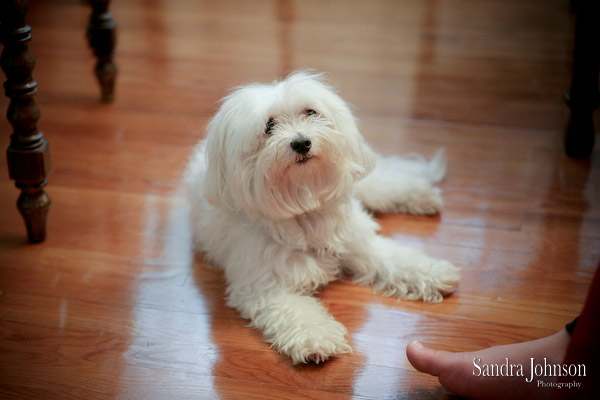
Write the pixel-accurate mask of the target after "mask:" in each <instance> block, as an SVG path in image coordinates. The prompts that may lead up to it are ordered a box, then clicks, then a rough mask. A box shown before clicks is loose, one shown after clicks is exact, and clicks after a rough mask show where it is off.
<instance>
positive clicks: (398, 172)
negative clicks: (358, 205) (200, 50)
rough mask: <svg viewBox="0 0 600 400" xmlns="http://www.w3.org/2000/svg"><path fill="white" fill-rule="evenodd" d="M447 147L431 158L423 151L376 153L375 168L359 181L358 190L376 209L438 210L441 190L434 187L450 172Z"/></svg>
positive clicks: (418, 212) (359, 194) (356, 189)
mask: <svg viewBox="0 0 600 400" xmlns="http://www.w3.org/2000/svg"><path fill="white" fill-rule="evenodd" d="M447 166H448V161H447V159H446V154H445V152H444V150H443V149H439V150H438V151H437V152H436V153H435V155H434V156H433V157H432V158H431V160H427V159H426V158H425V157H423V156H421V155H419V154H408V155H405V156H384V155H381V154H376V163H375V169H373V171H371V173H370V174H368V175H367V176H366V177H364V178H363V179H362V180H360V181H358V182H357V183H356V185H355V193H356V195H357V196H358V198H359V199H360V200H361V201H362V202H363V204H364V206H365V207H366V208H368V209H369V210H372V211H381V212H408V213H411V214H435V213H437V212H439V211H440V209H441V207H442V198H441V191H440V189H439V188H436V187H434V185H435V184H436V183H439V182H441V181H442V180H443V179H444V177H445V176H446V168H447Z"/></svg>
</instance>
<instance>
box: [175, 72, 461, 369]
mask: <svg viewBox="0 0 600 400" xmlns="http://www.w3.org/2000/svg"><path fill="white" fill-rule="evenodd" d="M376 161H377V166H376ZM445 169H446V164H445V158H444V155H443V153H442V152H438V154H436V156H435V157H434V158H433V159H432V160H431V161H429V162H428V161H426V160H424V159H422V158H419V157H413V158H401V157H383V156H380V155H376V154H375V153H374V152H373V151H372V150H371V149H370V148H369V147H368V145H367V144H366V143H365V141H364V139H363V137H362V136H361V134H360V132H359V131H358V128H357V125H356V121H355V119H354V117H353V115H352V112H351V111H350V108H349V107H348V105H347V104H346V103H345V102H344V101H343V100H342V99H341V98H340V96H339V95H338V94H336V92H335V91H334V90H332V88H331V87H329V86H328V85H327V84H326V83H325V82H324V79H323V77H322V75H317V74H312V73H309V72H303V71H301V72H296V73H293V74H291V75H290V76H289V77H287V78H286V79H285V80H283V81H279V82H273V83H271V84H251V85H247V86H242V87H239V88H236V89H235V90H234V91H233V92H231V94H229V95H228V96H227V97H225V99H224V100H223V103H222V106H221V108H220V110H219V111H218V112H217V114H216V115H215V116H214V118H213V119H212V121H211V122H210V124H209V125H208V134H207V137H206V139H205V140H203V141H201V142H200V143H199V145H198V147H197V148H196V150H195V153H194V155H193V157H192V159H191V161H190V164H189V166H188V169H187V171H186V175H185V182H186V186H187V189H188V198H189V201H190V203H191V221H192V229H193V233H194V240H195V245H196V248H197V249H198V250H199V251H204V252H205V254H206V257H207V258H208V259H209V260H210V261H211V262H213V263H215V264H217V265H218V266H220V267H221V268H222V269H223V271H224V273H225V277H226V279H227V304H228V305H229V306H231V307H233V308H235V309H237V310H238V311H239V312H240V313H241V315H242V316H243V317H244V318H247V319H249V320H250V321H251V326H253V327H256V328H258V329H260V330H261V331H262V333H263V334H264V336H265V339H266V340H267V341H268V342H270V343H272V345H273V346H274V347H275V348H276V349H277V350H278V351H280V352H282V353H285V354H287V355H288V356H290V357H291V358H292V361H293V363H294V364H296V363H299V362H308V361H313V362H316V363H318V362H321V361H324V360H327V359H328V358H330V357H332V356H334V355H336V354H341V353H349V352H351V351H352V349H351V347H350V346H349V345H348V343H347V341H346V339H345V335H346V333H347V332H346V329H345V328H344V326H343V325H342V324H340V323H339V322H337V321H336V320H334V319H333V317H332V316H331V315H330V314H329V313H328V312H327V310H326V309H325V307H324V306H323V305H322V304H321V303H320V302H319V301H318V300H317V299H316V298H315V297H313V296H312V295H314V294H315V292H316V291H317V289H319V288H320V287H322V286H324V285H326V284H327V283H328V282H331V281H333V280H335V279H338V278H339V277H340V276H341V274H342V273H343V272H347V273H349V274H351V275H352V277H353V281H354V282H355V283H357V284H360V285H372V286H373V287H374V289H375V290H376V291H378V292H379V293H381V294H383V295H385V296H395V297H397V298H399V299H411V300H412V299H423V300H424V301H427V302H439V301H441V300H442V298H443V296H444V295H445V294H448V293H450V292H452V291H453V290H454V289H455V288H456V287H457V285H458V281H459V280H460V272H459V269H458V268H456V267H454V266H453V265H452V264H450V263H449V262H447V261H441V260H437V259H433V258H430V257H428V256H427V255H425V254H424V253H423V252H422V251H420V250H418V249H410V248H404V247H401V246H399V245H398V243H397V242H396V241H394V240H392V239H389V238H385V237H382V236H378V235H377V234H376V231H377V230H378V228H379V227H378V225H377V223H376V222H375V221H374V220H373V218H372V217H371V215H370V214H369V213H368V212H367V211H365V209H364V208H363V206H362V205H361V201H362V203H363V204H364V205H365V206H366V207H367V208H368V209H371V210H375V211H401V212H410V213H416V214H431V213H436V212H438V211H439V210H440V207H441V204H442V200H441V197H440V190H439V189H438V188H435V187H434V186H433V184H434V183H436V182H438V181H439V180H441V179H442V178H443V176H444V174H445Z"/></svg>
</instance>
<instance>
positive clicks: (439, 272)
mask: <svg viewBox="0 0 600 400" xmlns="http://www.w3.org/2000/svg"><path fill="white" fill-rule="evenodd" d="M423 281H424V282H423V284H424V286H423V289H424V290H423V295H422V299H423V301H425V302H428V303H439V302H441V301H442V300H443V298H444V296H446V295H449V294H450V293H452V292H454V290H456V288H457V287H458V284H459V282H460V268H458V267H455V266H454V265H452V264H451V263H450V262H448V261H445V260H436V259H431V265H430V267H429V271H428V273H427V274H426V275H425V277H424V279H423Z"/></svg>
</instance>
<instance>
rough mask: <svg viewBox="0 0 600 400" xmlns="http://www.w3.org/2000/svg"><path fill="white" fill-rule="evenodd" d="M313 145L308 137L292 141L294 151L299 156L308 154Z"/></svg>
mask: <svg viewBox="0 0 600 400" xmlns="http://www.w3.org/2000/svg"><path fill="white" fill-rule="evenodd" d="M311 145H312V143H311V142H310V139H309V138H307V137H306V136H300V137H297V138H295V139H294V140H292V143H290V146H292V150H294V151H295V152H296V153H298V154H306V153H308V152H309V151H310V146H311Z"/></svg>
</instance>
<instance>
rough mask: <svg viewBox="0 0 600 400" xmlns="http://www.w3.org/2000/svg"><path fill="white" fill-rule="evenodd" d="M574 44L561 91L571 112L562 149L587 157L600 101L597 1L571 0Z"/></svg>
mask: <svg viewBox="0 0 600 400" xmlns="http://www.w3.org/2000/svg"><path fill="white" fill-rule="evenodd" d="M572 4H573V6H574V8H575V18H576V21H575V48H574V54H573V76H572V80H571V88H570V89H569V91H567V93H565V98H566V100H567V104H568V105H569V108H570V109H571V116H570V117H569V122H568V125H567V132H566V137H565V149H566V152H567V154H568V155H569V156H571V157H575V158H587V157H589V155H590V154H591V152H592V149H593V148H594V139H595V132H594V120H593V114H594V110H595V109H596V108H597V107H598V105H600V93H598V74H599V73H600V24H599V21H598V18H599V15H600V2H599V1H587V0H574V1H573V2H572Z"/></svg>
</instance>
